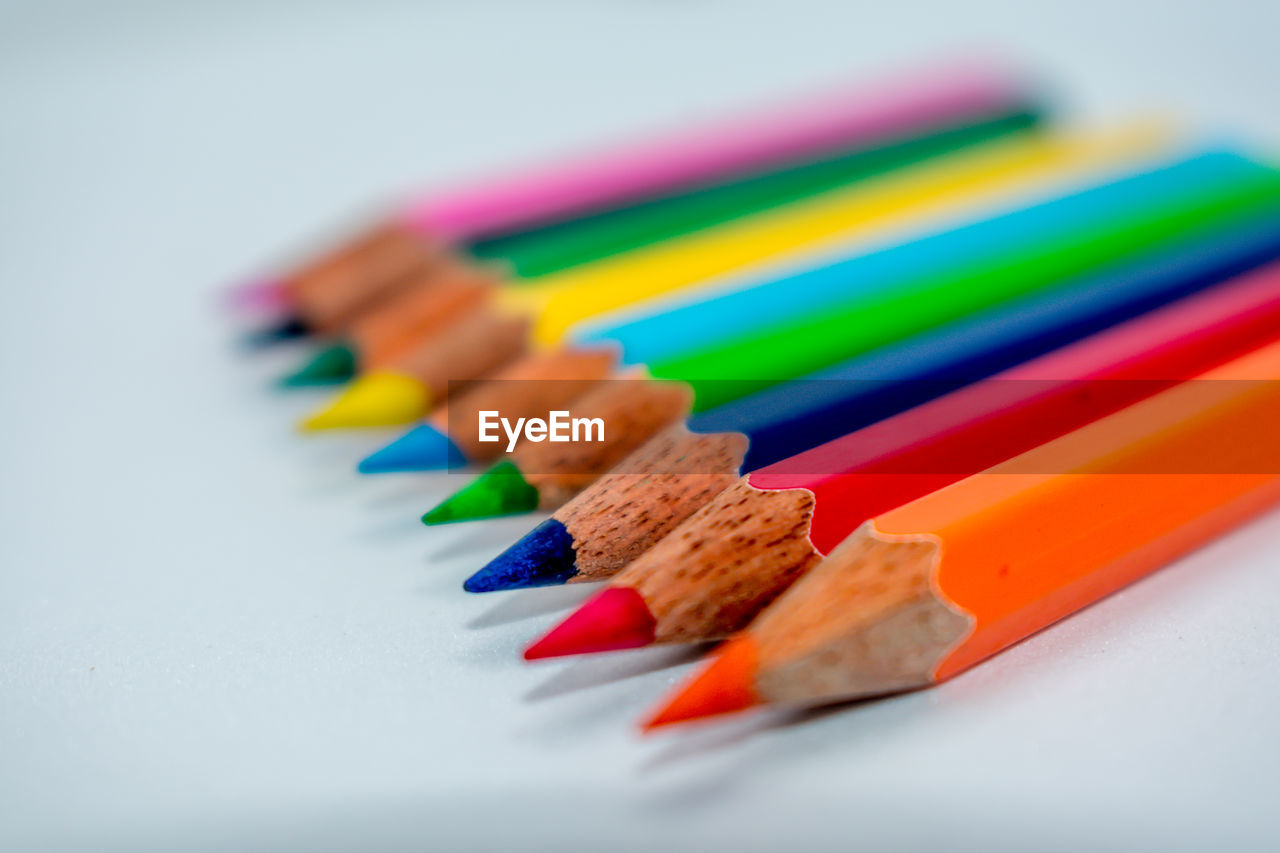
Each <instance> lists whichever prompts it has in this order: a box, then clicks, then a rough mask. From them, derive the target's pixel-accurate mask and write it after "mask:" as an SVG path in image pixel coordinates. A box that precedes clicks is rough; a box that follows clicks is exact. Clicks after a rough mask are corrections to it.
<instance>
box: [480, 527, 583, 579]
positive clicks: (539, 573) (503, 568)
mask: <svg viewBox="0 0 1280 853" xmlns="http://www.w3.org/2000/svg"><path fill="white" fill-rule="evenodd" d="M577 573H578V566H577V561H576V559H575V555H574V550H573V537H572V536H570V535H569V531H568V530H566V529H565V526H564V525H563V524H562V523H560V522H559V521H557V520H556V519H554V518H548V519H547V520H546V521H544V522H542V523H541V524H539V525H538V526H537V527H535V528H533V530H531V531H529V532H528V533H527V534H525V536H524V538H523V539H521V540H520V541H519V542H517V543H516V544H514V545H512V546H511V547H510V548H508V549H507V550H505V551H503V552H502V553H501V554H499V555H498V556H497V557H494V558H493V560H492V561H490V563H489V565H487V566H485V567H484V568H483V569H481V570H480V571H478V572H476V573H475V574H474V575H472V576H471V577H469V578H467V580H466V582H465V583H463V585H462V588H463V589H465V590H466V591H467V592H498V591H499V590H504V589H525V588H528V587H535V586H556V585H558V584H562V583H564V582H565V581H567V580H569V578H571V577H573V576H574V575H576V574H577Z"/></svg>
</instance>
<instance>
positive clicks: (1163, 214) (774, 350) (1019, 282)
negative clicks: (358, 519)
mask: <svg viewBox="0 0 1280 853" xmlns="http://www.w3.org/2000/svg"><path fill="white" fill-rule="evenodd" d="M1203 163H1220V164H1222V165H1224V166H1225V165H1226V164H1228V163H1235V164H1239V165H1241V166H1242V167H1243V166H1244V164H1246V163H1248V161H1245V160H1236V159H1233V158H1230V157H1227V158H1225V159H1221V158H1219V157H1217V156H1214V155H1211V156H1208V157H1207V158H1206V157H1201V158H1193V159H1191V160H1187V161H1183V163H1182V164H1181V166H1174V167H1171V168H1170V169H1168V170H1164V171H1159V172H1153V173H1148V174H1147V175H1144V176H1140V177H1138V178H1133V179H1130V181H1129V182H1121V183H1118V184H1113V185H1111V187H1112V188H1115V187H1122V186H1123V187H1128V188H1130V189H1132V188H1133V187H1136V186H1148V187H1150V191H1148V192H1146V193H1144V194H1143V201H1142V203H1141V204H1137V205H1134V207H1129V208H1127V209H1126V206H1125V205H1120V204H1116V205H1113V206H1112V207H1111V208H1110V209H1108V210H1106V211H1099V212H1098V214H1097V216H1096V217H1095V218H1094V219H1093V220H1092V221H1090V222H1089V223H1087V224H1086V225H1084V226H1083V227H1080V228H1075V229H1068V230H1067V232H1066V233H1050V234H1048V235H1044V236H1042V237H1041V238H1040V239H1039V240H1036V241H1031V242H1029V243H1028V244H1024V245H1021V246H1018V247H1017V248H1016V249H1015V250H1012V251H1008V252H1004V253H999V254H997V255H996V256H995V257H990V258H985V259H981V260H979V261H977V262H973V263H969V264H958V265H956V266H955V267H954V268H951V267H949V266H948V267H947V268H946V269H944V271H943V272H942V273H940V274H933V275H924V276H921V277H919V278H917V279H915V280H910V279H909V280H907V281H905V282H902V281H899V282H896V283H895V286H894V287H893V288H892V289H891V290H889V291H886V292H877V293H875V294H874V295H872V296H871V297H870V298H868V297H867V296H865V295H864V296H862V298H860V299H858V298H855V299H853V300H851V301H846V302H844V303H840V304H837V305H828V306H825V308H824V310H823V311H822V313H821V314H819V315H817V316H815V317H813V318H812V319H804V320H801V321H799V322H797V323H792V324H790V326H789V327H783V328H782V330H781V331H780V330H779V329H766V330H765V331H764V332H763V333H761V334H759V335H757V336H755V337H754V338H748V339H733V340H731V341H729V343H727V344H725V345H722V346H721V347H720V348H718V349H703V350H699V351H697V352H696V353H695V354H694V355H693V356H683V357H677V358H675V359H672V360H671V361H668V362H663V363H655V364H651V365H649V367H648V372H649V374H650V376H651V377H653V378H655V379H658V380H663V379H666V380H680V381H681V382H683V383H685V384H687V385H688V386H689V387H690V388H692V389H693V391H694V395H695V402H694V408H695V410H703V409H706V408H710V407H712V406H715V405H718V404H722V403H724V402H726V401H728V400H731V399H734V395H735V394H736V395H738V396H744V395H746V394H748V393H751V392H753V391H756V390H759V389H761V388H766V387H769V386H770V385H771V384H777V383H780V382H784V381H786V380H788V379H793V378H797V377H798V376H801V375H804V374H805V373H808V372H812V371H814V370H817V369H820V368H823V367H826V366H829V365H830V364H833V363H837V362H839V361H841V360H843V359H847V358H851V357H853V356H855V355H858V354H861V353H865V352H868V351H870V350H873V349H875V348H876V347H878V346H883V345H885V344H887V343H891V342H892V341H893V340H895V339H897V338H900V337H903V336H905V335H908V334H913V333H917V332H920V331H923V330H925V329H928V328H931V327H933V326H936V325H940V324H943V323H946V322H949V321H952V320H954V319H957V318H958V317H962V316H966V315H968V314H972V313H974V312H977V311H980V310H983V309H985V308H989V307H991V306H994V305H997V304H999V303H1001V302H1004V301H1007V300H1009V299H1013V298H1016V297H1018V296H1022V295H1025V294H1028V293H1032V292H1035V291H1037V290H1041V289H1043V288H1046V287H1050V286H1052V285H1055V284H1058V283H1060V282H1063V281H1065V280H1069V279H1071V278H1073V277H1075V276H1081V275H1086V274H1088V273H1090V272H1092V271H1095V270H1097V269H1098V268H1105V267H1106V266H1107V265H1109V264H1115V263H1123V262H1124V261H1125V260H1127V259H1132V258H1133V257H1135V256H1141V255H1142V254H1143V253H1144V252H1147V251H1150V250H1151V249H1152V247H1158V246H1161V245H1164V246H1169V245H1173V244H1176V243H1178V242H1180V241H1184V240H1186V239H1188V238H1189V237H1191V236H1192V235H1195V234H1197V233H1204V232H1206V231H1212V230H1214V228H1215V226H1221V225H1222V224H1224V223H1226V222H1230V221H1232V220H1237V221H1238V220H1239V219H1240V218H1241V217H1242V216H1248V215H1250V214H1256V213H1257V212H1260V211H1268V210H1269V211H1272V212H1273V213H1274V212H1275V211H1276V209H1277V203H1278V202H1280V173H1277V172H1276V171H1275V170H1272V169H1269V168H1267V167H1264V166H1261V165H1257V164H1254V165H1253V166H1252V167H1251V168H1249V167H1245V168H1243V172H1242V173H1241V175H1240V176H1239V177H1238V178H1236V179H1229V178H1225V177H1224V179H1223V180H1215V181H1214V182H1213V183H1214V186H1213V189H1211V190H1208V191H1202V192H1192V193H1191V194H1190V195H1187V196H1185V197H1183V198H1178V192H1177V191H1176V190H1174V189H1173V187H1172V186H1165V187H1164V190H1165V192H1164V193H1162V192H1159V191H1158V186H1159V184H1160V180H1158V178H1159V177H1161V176H1164V177H1168V176H1170V175H1176V174H1179V169H1180V168H1182V169H1186V168H1191V167H1193V166H1194V165H1195V164H1203ZM1192 171H1194V169H1193V170H1192ZM1229 171H1230V170H1229ZM1094 192H1100V190H1095V191H1094ZM1085 195H1086V194H1080V195H1079V196H1076V199H1077V200H1078V199H1080V198H1082V197H1085ZM1135 207H1136V209H1134V208H1135ZM762 353H763V356H762ZM712 377H714V378H712ZM631 437H633V436H631V435H629V436H628V438H631ZM646 438H647V436H646ZM561 458H563V459H564V460H565V461H566V463H568V462H569V461H570V460H571V459H572V458H573V457H572V454H569V453H565V454H563V455H562V457H561ZM518 468H519V466H518V465H514V466H513V465H511V464H504V465H502V468H501V471H500V472H499V473H492V469H491V471H490V472H486V473H485V474H482V475H481V476H480V477H479V478H478V479H477V480H475V481H473V482H472V483H470V484H468V485H467V486H464V487H463V489H462V490H460V491H459V492H456V493H454V495H452V496H450V497H449V498H446V499H445V501H444V502H442V503H441V504H440V505H438V506H437V507H436V508H435V509H433V510H431V511H429V512H428V513H427V514H426V515H425V516H424V517H423V521H424V522H425V523H427V524H435V523H440V522H443V521H449V522H455V521H461V520H466V519H468V518H477V517H481V516H475V515H469V513H470V512H471V511H473V508H475V507H490V508H494V507H501V508H503V512H502V513H501V514H512V513H515V512H521V511H530V510H532V509H533V508H534V505H532V504H531V503H530V500H529V491H528V489H527V488H523V487H521V486H520V480H519V477H518V476H516V475H517V474H518V473H519V471H518ZM584 470H585V469H578V470H573V471H571V470H569V469H567V468H566V469H565V470H563V471H562V474H564V475H566V476H572V479H573V481H574V482H581V481H582V479H583V478H582V477H581V476H580V475H581V474H583V473H584ZM595 473H596V475H597V476H599V475H600V474H603V473H605V472H604V471H596V472H595ZM562 492H563V490H558V492H557V494H560V493H562ZM558 505H559V504H558V503H556V502H555V501H554V500H553V499H550V498H547V497H546V496H544V497H543V499H541V500H539V501H537V502H536V506H537V507H538V508H542V509H548V508H554V507H556V506H558ZM464 507H466V508H467V509H464Z"/></svg>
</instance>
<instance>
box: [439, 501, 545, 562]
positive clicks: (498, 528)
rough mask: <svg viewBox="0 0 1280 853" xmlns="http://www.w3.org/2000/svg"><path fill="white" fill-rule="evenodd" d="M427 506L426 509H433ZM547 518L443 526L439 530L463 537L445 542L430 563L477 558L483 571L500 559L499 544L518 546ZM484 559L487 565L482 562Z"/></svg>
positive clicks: (538, 517) (529, 517)
mask: <svg viewBox="0 0 1280 853" xmlns="http://www.w3.org/2000/svg"><path fill="white" fill-rule="evenodd" d="M430 508H431V507H430V506H427V507H426V508H425V509H424V510H423V511H424V512H425V511H426V509H430ZM545 517H546V516H544V515H541V514H538V515H514V516H510V517H507V518H493V519H487V520H484V521H481V522H469V521H464V522H459V523H457V524H450V525H441V526H440V527H439V528H437V529H439V530H458V531H461V532H460V533H459V535H457V536H455V537H453V538H452V539H450V540H449V541H447V542H445V543H444V544H443V545H441V546H440V547H439V548H437V549H435V550H434V551H432V552H431V553H430V554H428V555H427V558H428V559H430V560H446V559H453V558H455V557H470V556H475V558H476V561H477V565H476V568H477V569H479V568H480V566H481V565H483V563H487V562H489V560H491V559H492V558H493V557H495V556H497V553H496V552H495V551H494V545H495V543H496V544H497V545H499V546H500V548H506V547H507V546H509V545H513V544H515V542H516V541H517V540H519V539H520V537H522V536H524V535H525V534H526V533H528V532H529V531H530V530H532V529H533V528H534V527H537V526H538V524H539V523H540V522H541V521H542V520H543V519H544V518H545ZM482 560H483V562H481V561H482Z"/></svg>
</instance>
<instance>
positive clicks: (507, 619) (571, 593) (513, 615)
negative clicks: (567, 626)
mask: <svg viewBox="0 0 1280 853" xmlns="http://www.w3.org/2000/svg"><path fill="white" fill-rule="evenodd" d="M595 591H596V585H595V584H586V583H575V584H565V585H564V586H548V587H542V588H540V589H522V590H519V591H518V592H516V593H514V594H512V593H501V592H498V593H492V592H486V593H477V594H479V595H492V596H494V597H495V598H500V599H501V601H499V602H498V603H497V605H496V606H495V607H493V608H492V609H491V610H488V611H486V612H484V613H482V614H480V615H479V616H477V617H476V618H475V619H472V620H471V621H470V622H468V623H467V627H468V628H496V627H498V626H499V625H509V624H511V623H512V622H521V621H524V620H525V619H533V618H534V617H537V616H546V615H547V614H548V613H556V612H558V611H561V610H568V609H570V608H572V607H577V606H578V605H579V604H581V603H582V602H583V601H585V600H586V599H587V597H588V596H590V595H591V594H592V593H594V592H595Z"/></svg>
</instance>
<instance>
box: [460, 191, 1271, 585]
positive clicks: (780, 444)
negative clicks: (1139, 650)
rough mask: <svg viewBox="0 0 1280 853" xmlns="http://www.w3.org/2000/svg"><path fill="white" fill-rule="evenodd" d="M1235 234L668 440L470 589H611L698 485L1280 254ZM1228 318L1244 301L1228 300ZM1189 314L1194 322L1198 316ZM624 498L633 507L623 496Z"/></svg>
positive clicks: (799, 384) (963, 328)
mask: <svg viewBox="0 0 1280 853" xmlns="http://www.w3.org/2000/svg"><path fill="white" fill-rule="evenodd" d="M1224 231H1225V233H1224ZM1224 231H1215V232H1210V233H1207V234H1205V235H1203V236H1198V237H1196V238H1194V239H1189V240H1187V241H1186V242H1184V243H1179V244H1177V245H1175V246H1172V247H1170V248H1168V249H1167V250H1165V251H1157V252H1152V253H1149V254H1147V255H1144V256H1142V257H1141V258H1139V259H1138V260H1136V261H1134V262H1133V263H1131V264H1127V265H1124V266H1122V267H1119V268H1117V269H1112V270H1107V271H1106V272H1104V273H1102V274H1100V275H1097V276H1091V277H1089V278H1087V279H1084V280H1082V281H1073V282H1069V283H1067V284H1065V285H1063V286H1061V287H1057V288H1052V289H1049V290H1047V291H1044V292H1039V293H1034V294H1032V295H1030V296H1028V297H1026V298H1023V299H1018V300H1014V301H1012V302H1008V303H1004V304H1002V305H999V306H997V307H995V308H992V309H990V310H988V311H984V312H982V313H979V314H976V315H972V316H970V317H966V318H964V319H961V320H959V321H956V322H953V323H949V324H946V325H943V326H941V327H938V328H936V329H932V330H929V331H927V332H924V333H921V334H918V335H914V336H911V337H907V338H905V339H903V340H901V341H899V342H897V343H894V344H891V345H889V346H886V347H881V348H880V349H877V350H874V351H872V352H870V353H868V354H867V355H865V356H860V357H857V358H854V359H851V360H850V361H848V362H845V363H843V364H841V365H839V366H837V367H835V368H832V369H831V370H828V371H822V372H821V373H819V374H817V375H815V376H813V377H810V378H808V379H801V380H797V381H795V382H789V383H786V384H784V385H780V386H777V387H775V388H772V389H769V390H767V391H763V392H761V393H759V394H755V395H752V396H749V397H745V398H743V399H741V400H738V401H736V402H734V403H730V404H728V405H725V406H721V407H719V408H715V409H711V410H709V411H707V412H703V413H701V414H698V415H695V416H694V417H692V418H691V419H690V420H689V422H688V428H687V429H686V430H683V431H682V433H680V434H675V433H672V434H664V435H660V436H658V437H656V438H655V439H653V441H652V442H651V445H646V446H644V447H642V448H640V449H639V450H637V451H636V454H637V456H636V458H634V459H627V460H624V461H623V462H622V463H620V465H619V468H618V471H616V472H613V473H610V474H609V475H607V476H605V477H602V478H601V479H600V480H599V481H597V482H596V483H594V484H592V485H591V486H590V487H589V488H588V489H587V490H586V491H584V492H583V493H582V494H580V495H578V496H577V497H576V498H574V499H573V500H572V501H570V502H569V503H568V504H566V505H565V506H564V507H561V508H560V509H559V510H557V511H556V512H555V514H553V515H552V517H551V518H549V519H547V520H546V521H544V522H543V523H542V524H540V525H538V527H536V528H535V529H534V530H533V531H531V532H530V533H529V534H528V535H526V536H525V537H524V538H522V539H521V540H520V541H519V542H517V543H516V544H515V545H513V546H512V547H511V548H510V549H508V550H507V551H506V552H504V553H503V554H500V555H499V556H498V557H496V558H495V559H494V560H492V561H491V562H490V563H489V564H488V565H486V566H485V567H484V568H482V569H481V570H480V571H478V572H476V574H474V575H473V576H472V577H471V578H469V579H468V580H467V582H466V583H465V584H464V587H465V588H466V589H467V590H468V591H471V592H493V591H497V590H504V589H516V588H521V587H530V586H546V585H551V584H558V583H564V582H568V581H599V580H605V579H607V578H608V577H610V576H612V575H613V574H616V573H617V572H618V571H619V570H621V569H622V568H623V567H625V566H626V565H628V564H629V563H630V562H631V561H633V560H635V559H636V558H638V557H639V556H640V555H641V554H643V553H644V552H645V551H647V550H648V549H649V548H651V547H653V546H654V545H655V544H657V542H658V541H660V540H661V539H662V538H663V537H664V536H666V535H667V534H668V533H669V532H670V531H671V530H673V529H674V528H675V527H676V525H678V524H680V523H681V522H682V521H684V520H685V519H686V518H688V517H689V516H691V515H693V513H694V512H696V511H697V510H698V509H700V508H701V507H702V506H703V505H705V504H706V503H708V502H710V501H711V500H712V499H713V498H714V497H715V496H716V494H717V493H716V492H714V491H712V490H710V489H709V488H708V487H706V486H705V485H702V484H701V483H699V482H690V483H685V482H683V481H684V480H685V479H687V478H692V479H693V480H700V481H712V480H714V481H716V482H722V483H723V484H724V487H725V488H727V487H728V486H729V484H731V483H732V482H733V481H734V480H736V479H737V477H738V475H739V474H740V473H741V471H743V470H746V471H753V470H756V469H758V468H762V467H764V466H767V465H771V464H773V463H775V462H779V461H781V460H783V459H785V458H787V457H789V456H792V455H794V454H797V453H800V452H802V451H804V450H806V449H808V448H810V447H815V446H818V445H820V444H823V443H825V442H827V441H831V440H833V439H835V438H837V437H838V436H841V435H843V434H845V433H849V432H854V431H856V430H858V429H861V428H862V427H864V426H868V425H870V424H872V423H875V422H876V421H879V420H882V419H883V418H886V417H890V416H892V415H894V414H897V413H898V412H901V411H904V410H906V409H908V408H911V407H913V406H916V405H919V404H921V403H923V402H926V401H927V400H929V399H931V398H934V397H938V396H941V395H943V394H946V393H949V392H950V391H953V390H956V389H958V388H960V387H963V386H964V385H967V384H970V383H972V382H975V381H978V380H980V379H983V378H985V377H988V376H990V375H992V374H994V373H997V372H998V371H1001V370H1007V369H1009V368H1012V367H1014V366H1016V365H1018V364H1020V363H1022V362H1024V361H1027V360H1029V359H1032V358H1035V357H1038V356H1040V355H1043V354H1045V353H1048V352H1050V351H1052V350H1054V349H1057V348H1058V347H1062V346H1065V345H1068V344H1071V343H1073V342H1074V341H1077V340H1080V339H1082V338H1085V337H1087V336H1088V335H1091V334H1094V333H1096V332H1099V331H1101V330H1103V329H1106V328H1107V327H1109V326H1112V325H1114V324H1116V323H1120V322H1123V321H1125V320H1129V319H1131V318H1133V317H1137V316H1140V315H1141V314H1143V313H1144V312H1146V311H1149V310H1152V309H1153V308H1157V307H1159V306H1160V305H1161V304H1163V303H1166V302H1169V301H1172V300H1176V299H1178V298H1181V297H1184V296H1186V295H1188V294H1191V293H1194V292H1196V291H1197V290H1200V289H1202V288H1206V287H1209V286H1211V285H1214V284H1217V283H1219V282H1222V281H1224V280H1226V279H1229V278H1231V277H1233V276H1236V275H1238V274H1240V273H1242V272H1245V271H1247V270H1249V269H1251V268H1253V267H1256V266H1258V265H1259V264H1262V263H1266V262H1268V261H1270V260H1272V259H1274V258H1276V257H1280V211H1277V212H1276V213H1275V214H1273V215H1271V216H1270V217H1264V218H1263V219H1262V221H1261V222H1259V223H1258V224H1257V225H1250V226H1247V227H1244V228H1240V227H1238V226H1236V225H1235V224H1233V225H1232V226H1230V227H1229V228H1228V229H1224ZM1259 295H1260V296H1261V295H1263V294H1259ZM1197 304H1198V303H1197ZM1222 304H1223V303H1222V302H1221V301H1219V302H1212V301H1211V302H1210V303H1209V304H1208V305H1206V306H1205V307H1204V308H1203V309H1200V310H1207V311H1208V312H1209V314H1210V315H1211V316H1212V315H1214V314H1215V308H1216V307H1217V306H1219V305H1222ZM1223 307H1226V308H1228V309H1230V308H1232V307H1233V304H1232V303H1231V301H1230V300H1226V301H1225V305H1224V306H1223ZM1251 312H1252V313H1251ZM1216 313H1220V311H1217V312H1216ZM1241 313H1242V316H1241V317H1239V318H1238V319H1239V321H1240V322H1241V323H1248V322H1253V321H1252V319H1251V318H1253V317H1254V316H1255V315H1256V314H1259V313H1261V314H1265V312H1257V311H1255V310H1254V306H1250V307H1249V310H1247V311H1246V310H1244V309H1241ZM1186 317H1187V320H1188V321H1194V319H1195V314H1194V313H1192V314H1189V315H1186ZM1223 322H1224V323H1225V322H1226V321H1223ZM1226 328H1234V327H1230V325H1229V324H1227V327H1226ZM1135 336H1136V333H1135ZM1099 346H1101V344H1099ZM1210 352H1212V351H1210ZM729 443H736V444H740V445H742V447H743V452H742V453H738V454H736V455H734V456H732V457H731V456H728V455H721V456H719V457H716V458H714V462H715V467H711V466H712V462H713V460H712V459H709V458H706V457H704V456H703V455H702V454H701V452H700V451H699V449H700V448H703V447H706V446H721V445H726V444H729ZM748 447H749V449H748ZM437 452H438V451H437ZM622 492H625V499H620V498H618V497H617V494H620V493H622Z"/></svg>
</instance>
